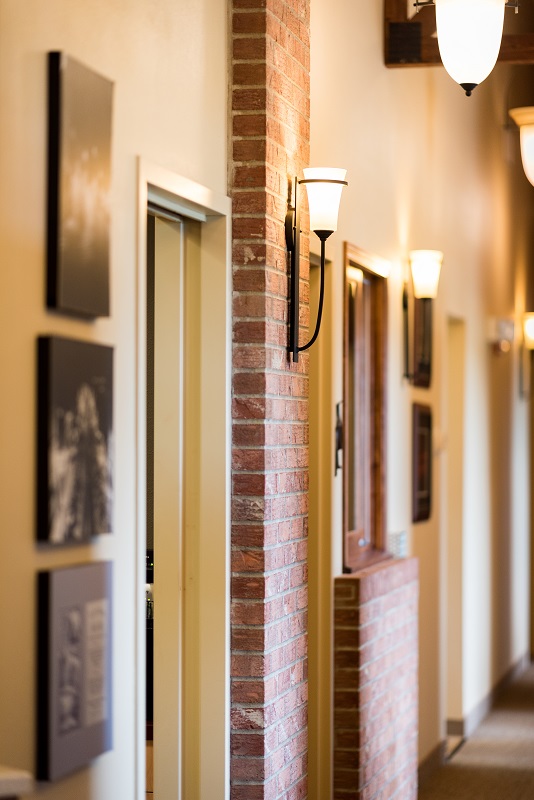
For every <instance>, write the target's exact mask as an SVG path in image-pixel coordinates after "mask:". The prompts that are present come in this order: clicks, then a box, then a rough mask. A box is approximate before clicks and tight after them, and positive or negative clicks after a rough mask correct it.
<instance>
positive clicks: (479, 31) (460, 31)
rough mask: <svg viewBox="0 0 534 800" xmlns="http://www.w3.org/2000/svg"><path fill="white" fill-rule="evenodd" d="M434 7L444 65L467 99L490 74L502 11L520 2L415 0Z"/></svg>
mask: <svg viewBox="0 0 534 800" xmlns="http://www.w3.org/2000/svg"><path fill="white" fill-rule="evenodd" d="M427 5H435V6H436V28H437V34H438V46H439V53H440V56H441V60H442V62H443V66H444V67H445V69H446V70H447V72H448V73H449V75H450V76H451V78H452V79H453V80H454V81H456V83H459V84H460V86H461V87H462V89H464V90H465V93H466V95H467V96H468V97H470V96H471V92H472V91H473V89H475V88H476V87H477V86H478V84H479V83H482V81H483V80H484V79H485V78H487V77H488V75H489V74H490V72H491V71H492V69H493V67H494V66H495V63H496V61H497V58H498V56H499V49H500V46H501V39H502V32H503V24H504V9H505V8H506V7H509V8H514V9H515V12H516V14H517V12H518V8H519V0H435V1H434V0H416V2H415V6H416V8H417V10H419V8H420V7H422V6H427Z"/></svg>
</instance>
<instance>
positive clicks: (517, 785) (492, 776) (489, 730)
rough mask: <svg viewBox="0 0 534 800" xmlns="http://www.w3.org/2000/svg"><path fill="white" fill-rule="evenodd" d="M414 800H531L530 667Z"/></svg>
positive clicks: (533, 712) (533, 671) (533, 681)
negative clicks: (417, 799) (417, 798)
mask: <svg viewBox="0 0 534 800" xmlns="http://www.w3.org/2000/svg"><path fill="white" fill-rule="evenodd" d="M419 800H534V665H533V666H530V667H529V668H528V669H527V670H526V671H525V672H524V673H523V674H522V675H521V676H520V678H518V679H517V680H516V681H515V682H514V683H513V684H512V685H511V686H509V687H508V688H507V689H506V691H505V692H503V694H502V695H501V697H500V698H499V700H498V702H497V703H496V705H495V706H494V708H493V710H492V711H491V713H490V714H488V716H487V717H486V719H485V720H484V721H483V722H482V724H481V725H480V726H479V728H478V729H477V730H476V732H475V733H474V734H473V735H472V736H471V738H470V739H469V740H468V741H466V742H465V743H464V744H463V745H462V746H461V747H460V749H459V750H458V751H457V752H456V753H455V754H454V755H453V756H452V758H451V760H450V761H448V762H447V763H446V764H445V766H443V767H442V768H441V769H439V770H437V771H436V772H435V773H434V774H433V775H432V776H431V777H430V778H429V779H428V780H427V781H426V782H425V783H424V784H423V785H422V786H421V787H420V789H419Z"/></svg>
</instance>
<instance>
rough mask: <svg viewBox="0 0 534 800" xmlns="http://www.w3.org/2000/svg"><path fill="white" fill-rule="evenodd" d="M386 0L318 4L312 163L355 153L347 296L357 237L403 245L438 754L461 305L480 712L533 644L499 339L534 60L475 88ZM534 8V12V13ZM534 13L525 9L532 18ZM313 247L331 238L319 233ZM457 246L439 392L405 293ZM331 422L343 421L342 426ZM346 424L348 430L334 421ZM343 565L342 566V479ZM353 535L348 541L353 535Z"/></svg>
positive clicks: (516, 307) (407, 429) (396, 319)
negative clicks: (416, 347) (423, 448)
mask: <svg viewBox="0 0 534 800" xmlns="http://www.w3.org/2000/svg"><path fill="white" fill-rule="evenodd" d="M382 6H383V4H382V3H353V2H350V0H333V2H331V0H328V2H326V0H317V2H316V3H314V4H313V6H312V39H311V43H312V48H311V53H312V55H311V87H312V89H311V93H312V96H311V163H312V164H314V165H323V164H324V165H328V166H342V167H346V168H347V170H348V176H347V177H348V181H349V187H348V189H347V190H345V192H344V197H343V200H342V204H341V212H340V223H339V228H338V232H337V234H336V235H335V236H333V237H332V239H331V240H329V243H328V244H329V247H330V249H329V251H328V252H329V254H330V256H331V258H332V269H333V276H332V282H333V284H334V291H333V292H332V293H331V294H329V295H328V297H327V302H328V303H330V304H331V306H332V308H334V309H341V308H342V304H341V292H342V243H343V241H344V240H346V241H348V242H350V243H352V244H353V245H355V246H357V247H360V248H362V249H364V250H367V251H369V252H371V253H375V254H377V255H379V256H382V257H385V258H387V259H390V260H391V262H392V265H393V270H392V275H391V277H390V280H389V385H388V391H389V397H388V408H389V411H388V479H387V498H388V507H387V513H388V530H389V531H391V532H393V531H401V530H407V531H408V534H409V551H410V554H411V555H415V556H417V557H419V559H420V580H421V587H420V590H421V594H420V609H419V610H420V709H421V714H420V741H419V754H420V758H421V759H423V758H425V757H426V756H428V755H429V753H431V752H432V751H433V750H434V749H435V748H436V746H437V745H438V743H439V741H440V739H442V738H443V735H444V720H445V716H446V711H445V697H444V687H445V686H446V682H445V681H446V648H447V640H446V636H445V634H444V630H445V624H446V608H447V606H446V597H445V594H444V591H445V575H444V559H443V557H442V554H443V553H444V552H445V550H444V549H443V548H444V546H445V544H446V536H447V509H446V507H445V504H444V503H443V501H442V498H441V496H440V492H439V489H440V487H441V488H443V483H442V461H443V459H444V456H445V454H446V452H447V433H448V431H447V409H446V404H447V394H446V387H445V385H444V381H443V376H444V375H445V374H446V372H445V369H446V363H447V353H446V346H447V323H448V320H449V318H455V319H458V320H463V321H464V322H465V364H466V368H465V397H464V413H465V419H464V431H465V438H464V449H463V457H464V470H463V475H464V479H463V532H464V536H463V543H462V549H463V628H462V631H461V639H462V644H463V647H462V648H459V649H461V651H462V652H463V656H462V658H463V660H462V665H461V675H462V683H463V704H462V713H463V715H464V716H466V715H468V714H469V713H470V712H472V711H473V709H474V708H475V707H476V706H477V704H478V703H480V702H481V700H483V698H484V697H486V695H487V694H488V692H489V691H490V690H491V688H492V687H493V686H494V685H495V683H496V682H497V681H498V679H499V678H501V677H502V676H503V674H504V673H505V672H506V671H507V669H508V668H509V667H510V666H511V665H512V664H513V663H515V662H516V661H517V660H518V659H519V658H520V657H521V656H522V655H523V654H525V653H526V651H527V649H528V635H527V634H528V552H529V534H528V529H529V521H528V519H529V500H528V487H529V459H528V425H529V423H528V404H527V403H526V402H525V401H524V400H522V399H520V397H519V378H518V349H519V345H518V340H517V339H516V343H515V345H514V348H513V352H512V353H511V354H509V355H507V356H503V357H501V358H500V359H498V358H497V357H495V356H493V355H492V353H491V351H490V348H489V346H488V344H487V341H486V324H487V320H488V317H489V316H506V317H514V316H516V317H519V315H520V314H521V313H522V311H523V310H524V309H525V308H526V306H527V305H528V299H527V295H528V293H529V291H530V289H529V286H528V281H527V264H528V259H529V258H531V257H532V255H533V248H532V239H531V236H530V234H529V227H531V225H532V216H533V206H534V189H533V188H532V187H531V186H530V184H528V182H527V181H526V178H525V177H524V175H523V174H522V170H521V164H520V160H519V150H518V147H519V145H518V137H517V133H514V132H513V131H511V130H510V131H508V130H505V127H504V126H505V125H506V123H507V114H506V110H507V108H508V107H510V105H508V104H509V103H513V104H514V105H520V104H522V103H524V104H531V103H532V102H533V101H534V94H531V95H530V98H529V97H528V85H529V82H530V84H531V81H532V71H531V68H528V67H526V68H525V67H517V68H514V69H512V68H507V67H503V66H501V65H500V66H498V68H497V69H496V70H495V72H494V74H493V75H492V76H491V77H490V78H489V79H488V80H487V81H486V82H485V83H484V84H483V85H481V86H480V87H479V88H478V89H477V90H476V92H475V93H474V95H473V96H472V97H471V98H469V99H468V98H466V97H465V96H464V94H463V92H462V91H461V90H460V89H459V87H458V86H457V85H456V84H454V83H453V82H452V80H451V79H450V78H449V76H448V75H447V74H446V73H445V71H444V70H443V69H442V68H438V67H435V68H428V67H427V68H420V69H417V68H413V69H407V70H400V69H396V70H388V69H386V68H385V67H384V64H383V55H382V53H383V19H382V14H383V7H382ZM527 13H528V12H527ZM524 23H525V18H523V24H524ZM312 247H313V242H312ZM427 247H428V248H433V249H440V250H443V251H444V253H445V259H444V266H443V270H442V279H441V284H440V292H439V297H438V300H437V302H436V304H435V329H434V330H435V343H434V365H433V368H434V373H433V381H432V386H431V388H430V390H422V389H418V390H417V389H412V388H411V387H410V386H408V385H407V384H406V383H404V382H403V380H402V377H401V376H402V328H401V292H402V282H403V279H404V275H405V269H406V267H405V259H406V256H407V252H408V251H409V250H410V249H415V248H427ZM332 319H333V320H334V323H333V324H334V328H333V339H332V347H331V359H332V371H333V374H334V390H333V394H334V397H333V402H336V401H338V400H340V399H341V396H342V384H341V353H342V328H341V314H339V313H337V314H335V313H333V314H332ZM412 401H418V402H424V403H430V405H431V406H432V409H433V420H434V459H433V467H434V472H433V486H434V498H433V510H432V516H431V519H430V520H429V521H428V522H423V523H418V524H417V525H412V523H411V478H410V476H411V403H412ZM328 424H330V420H329V422H328ZM332 435H333V431H332ZM331 474H332V473H331V472H329V473H328V475H326V473H325V475H324V480H325V482H327V484H328V485H329V486H330V491H331V493H332V497H333V498H334V499H335V502H334V504H333V510H332V515H331V518H332V532H333V536H334V539H335V543H334V548H333V557H332V573H333V574H334V575H335V574H339V571H340V557H341V543H340V531H341V508H340V503H339V491H340V487H339V479H336V480H334V479H332V478H331ZM336 542H337V544H336Z"/></svg>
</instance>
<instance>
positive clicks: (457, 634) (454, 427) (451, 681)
mask: <svg viewBox="0 0 534 800" xmlns="http://www.w3.org/2000/svg"><path fill="white" fill-rule="evenodd" d="M447 345H448V346H447V375H446V380H445V386H446V409H447V448H446V466H445V469H444V476H445V480H446V484H447V485H446V491H445V492H444V497H445V498H446V503H444V504H443V513H444V515H445V519H444V527H443V530H444V531H445V542H444V545H445V558H444V563H445V567H446V578H445V581H444V586H445V593H446V596H445V598H444V609H445V617H446V618H445V621H444V622H445V637H446V648H445V649H446V656H445V659H446V662H445V676H446V679H445V687H444V688H445V715H446V716H445V718H446V721H447V722H446V733H447V750H448V753H449V754H450V753H452V752H453V751H454V749H455V748H456V747H457V746H458V745H459V744H460V742H461V741H462V739H463V736H464V722H463V716H464V715H463V538H464V537H463V528H464V500H463V493H464V454H463V443H464V404H465V322H464V321H463V320H460V319H455V318H452V317H450V318H449V319H448V321H447Z"/></svg>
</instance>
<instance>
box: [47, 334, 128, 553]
mask: <svg viewBox="0 0 534 800" xmlns="http://www.w3.org/2000/svg"><path fill="white" fill-rule="evenodd" d="M112 465H113V348H111V347H108V346H106V345H101V344H93V343H90V342H80V341H77V340H74V339H63V338H60V337H56V336H42V337H39V340H38V419H37V539H38V540H39V541H43V542H49V543H50V544H55V545H57V544H66V543H69V542H82V541H87V540H88V539H90V538H91V537H92V536H96V535H98V534H100V533H110V532H111V529H112V501H113V493H112V489H113V484H112Z"/></svg>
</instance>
